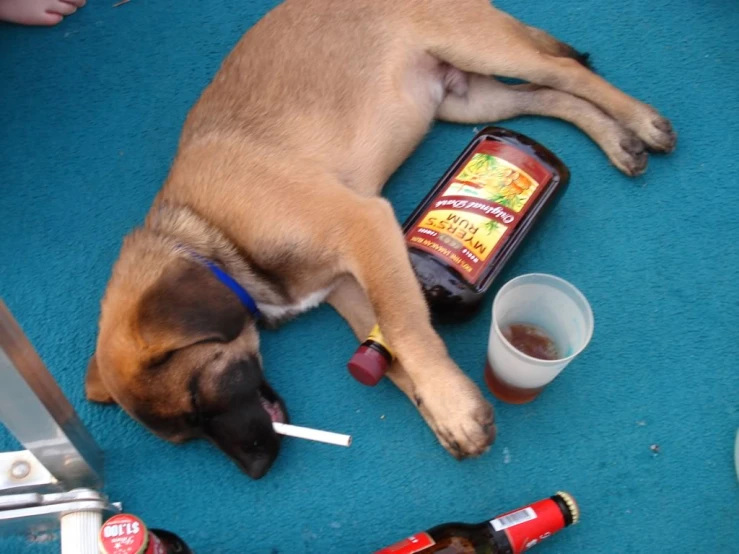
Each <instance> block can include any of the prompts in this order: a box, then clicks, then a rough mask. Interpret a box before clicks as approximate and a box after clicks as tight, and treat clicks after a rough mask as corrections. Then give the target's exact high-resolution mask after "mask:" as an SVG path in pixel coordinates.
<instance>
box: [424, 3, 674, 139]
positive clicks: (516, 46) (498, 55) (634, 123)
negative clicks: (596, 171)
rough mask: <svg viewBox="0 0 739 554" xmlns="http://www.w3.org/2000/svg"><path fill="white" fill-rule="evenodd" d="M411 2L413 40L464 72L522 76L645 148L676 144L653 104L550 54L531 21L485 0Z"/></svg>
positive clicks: (572, 61) (566, 57) (567, 58)
mask: <svg viewBox="0 0 739 554" xmlns="http://www.w3.org/2000/svg"><path fill="white" fill-rule="evenodd" d="M414 6H415V10H414V11H413V12H412V17H414V19H415V21H416V26H415V28H416V32H417V33H418V37H417V40H418V41H419V42H420V43H421V44H422V45H423V46H424V48H425V50H426V51H427V52H429V53H430V54H432V55H434V56H436V57H437V58H438V59H440V60H442V61H444V62H447V63H449V64H451V65H453V66H454V67H456V68H457V69H460V70H462V71H465V72H469V73H477V74H480V75H486V76H492V75H497V76H504V77H512V78H517V79H523V80H525V81H528V82H530V83H534V84H538V85H543V86H546V87H549V88H553V89H556V90H561V91H564V92H568V93H570V94H573V95H575V96H579V97H581V98H584V99H586V100H588V101H590V102H591V103H593V104H595V105H596V106H598V107H599V108H600V109H601V110H603V111H604V112H606V113H607V114H609V115H610V116H611V117H613V118H614V119H615V120H616V121H618V122H619V123H620V124H621V125H623V126H624V127H626V128H628V129H630V130H631V131H633V132H634V133H635V134H636V135H637V136H638V137H639V138H640V139H641V140H642V141H643V142H644V143H645V144H647V146H648V147H649V148H650V149H652V150H655V151H660V152H669V151H671V150H672V149H673V148H674V147H675V142H676V135H675V133H674V132H673V130H672V126H671V125H670V122H669V121H668V120H667V119H665V118H664V117H662V116H661V115H660V114H659V113H657V111H656V110H655V109H654V108H652V107H651V106H648V105H646V104H644V103H642V102H639V101H638V100H636V99H634V98H632V97H631V96H629V95H627V94H625V93H624V92H622V91H620V90H619V89H618V88H616V87H614V86H613V85H611V84H610V83H608V82H607V81H606V80H605V79H603V78H601V77H599V76H598V75H596V74H595V73H593V72H592V71H590V70H589V69H587V68H586V67H585V66H583V65H582V64H581V63H580V62H579V61H578V60H577V59H575V58H573V57H571V55H564V56H562V55H559V54H560V52H557V53H554V54H553V53H552V52H551V48H553V45H552V43H549V41H546V42H547V43H549V47H548V48H542V46H546V45H545V44H544V39H543V38H542V37H543V36H544V35H543V34H541V35H538V36H535V32H534V31H533V30H532V28H531V27H528V26H526V25H524V24H523V23H521V22H519V21H517V20H516V19H514V18H513V17H511V16H510V15H508V14H506V13H503V12H501V11H499V10H496V9H494V8H493V7H492V6H491V5H490V4H489V3H488V1H487V0H457V1H455V2H447V1H444V0H427V1H426V2H423V3H417V4H414ZM422 6H423V7H422ZM541 33H543V31H542V32H541ZM553 40H554V39H553Z"/></svg>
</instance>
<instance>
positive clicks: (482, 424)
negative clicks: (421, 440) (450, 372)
mask: <svg viewBox="0 0 739 554" xmlns="http://www.w3.org/2000/svg"><path fill="white" fill-rule="evenodd" d="M464 381H466V382H460V383H459V384H455V385H454V386H444V387H439V388H436V389H435V390H434V389H426V390H423V391H417V396H416V403H417V404H418V405H419V408H420V409H421V410H422V411H423V412H424V415H426V416H427V417H426V419H427V421H428V422H429V424H430V425H431V428H432V429H433V431H434V433H436V436H437V437H438V439H439V442H441V444H442V445H443V446H444V448H446V449H447V450H448V451H449V452H450V453H451V454H452V455H453V456H454V457H455V458H457V459H459V460H461V459H463V458H467V457H470V456H479V455H480V454H483V453H484V452H486V451H487V450H488V448H490V445H491V444H492V443H493V441H494V440H495V435H496V428H495V417H494V412H493V407H492V406H491V405H490V403H489V402H488V401H487V400H485V398H484V397H483V396H482V393H480V390H479V389H478V388H477V387H476V386H475V385H474V383H472V382H471V381H469V380H468V379H467V378H466V377H465V378H464Z"/></svg>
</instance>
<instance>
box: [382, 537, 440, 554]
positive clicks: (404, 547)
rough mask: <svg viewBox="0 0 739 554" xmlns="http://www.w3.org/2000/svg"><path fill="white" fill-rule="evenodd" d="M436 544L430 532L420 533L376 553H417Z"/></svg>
mask: <svg viewBox="0 0 739 554" xmlns="http://www.w3.org/2000/svg"><path fill="white" fill-rule="evenodd" d="M435 544H436V542H435V541H434V539H432V538H431V535H429V534H428V533H418V534H416V535H413V536H412V537H408V538H407V539H405V540H403V541H400V542H399V543H397V544H394V545H392V546H388V547H387V548H383V549H382V550H378V551H377V552H375V554H416V553H417V552H422V551H423V550H425V549H427V548H429V547H430V546H434V545H435Z"/></svg>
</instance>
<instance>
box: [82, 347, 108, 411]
mask: <svg viewBox="0 0 739 554" xmlns="http://www.w3.org/2000/svg"><path fill="white" fill-rule="evenodd" d="M85 394H86V395H87V399H88V400H89V401H90V402H100V403H101V404H111V403H112V402H113V397H112V396H110V393H109V392H108V389H107V388H106V387H105V385H104V384H103V381H102V380H101V379H100V370H99V369H98V362H97V358H95V355H94V354H93V356H92V358H90V363H89V364H88V365H87V376H86V377H85Z"/></svg>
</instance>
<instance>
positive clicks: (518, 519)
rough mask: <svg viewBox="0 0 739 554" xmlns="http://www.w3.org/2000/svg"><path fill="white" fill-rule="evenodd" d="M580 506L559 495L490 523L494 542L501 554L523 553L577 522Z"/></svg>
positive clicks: (504, 515)
mask: <svg viewBox="0 0 739 554" xmlns="http://www.w3.org/2000/svg"><path fill="white" fill-rule="evenodd" d="M576 510H577V506H576V504H574V500H573V499H572V498H571V497H570V496H569V495H566V497H565V496H560V494H557V495H555V496H552V497H550V498H546V499H544V500H540V501H538V502H534V503H533V504H529V505H528V506H524V507H523V508H519V509H518V510H514V511H512V512H507V513H505V514H502V515H499V516H497V517H496V518H495V519H493V520H491V521H490V522H489V524H488V525H489V526H490V533H491V542H492V543H493V544H494V546H495V547H497V551H498V552H499V553H500V554H520V553H521V552H525V551H526V550H528V549H529V548H531V547H532V546H535V545H537V544H539V543H540V542H541V541H543V540H544V539H547V538H549V537H550V536H552V535H553V534H554V533H556V532H558V531H561V530H562V529H564V528H565V527H567V526H569V525H571V524H572V523H573V522H575V521H576V519H577V514H576Z"/></svg>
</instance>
